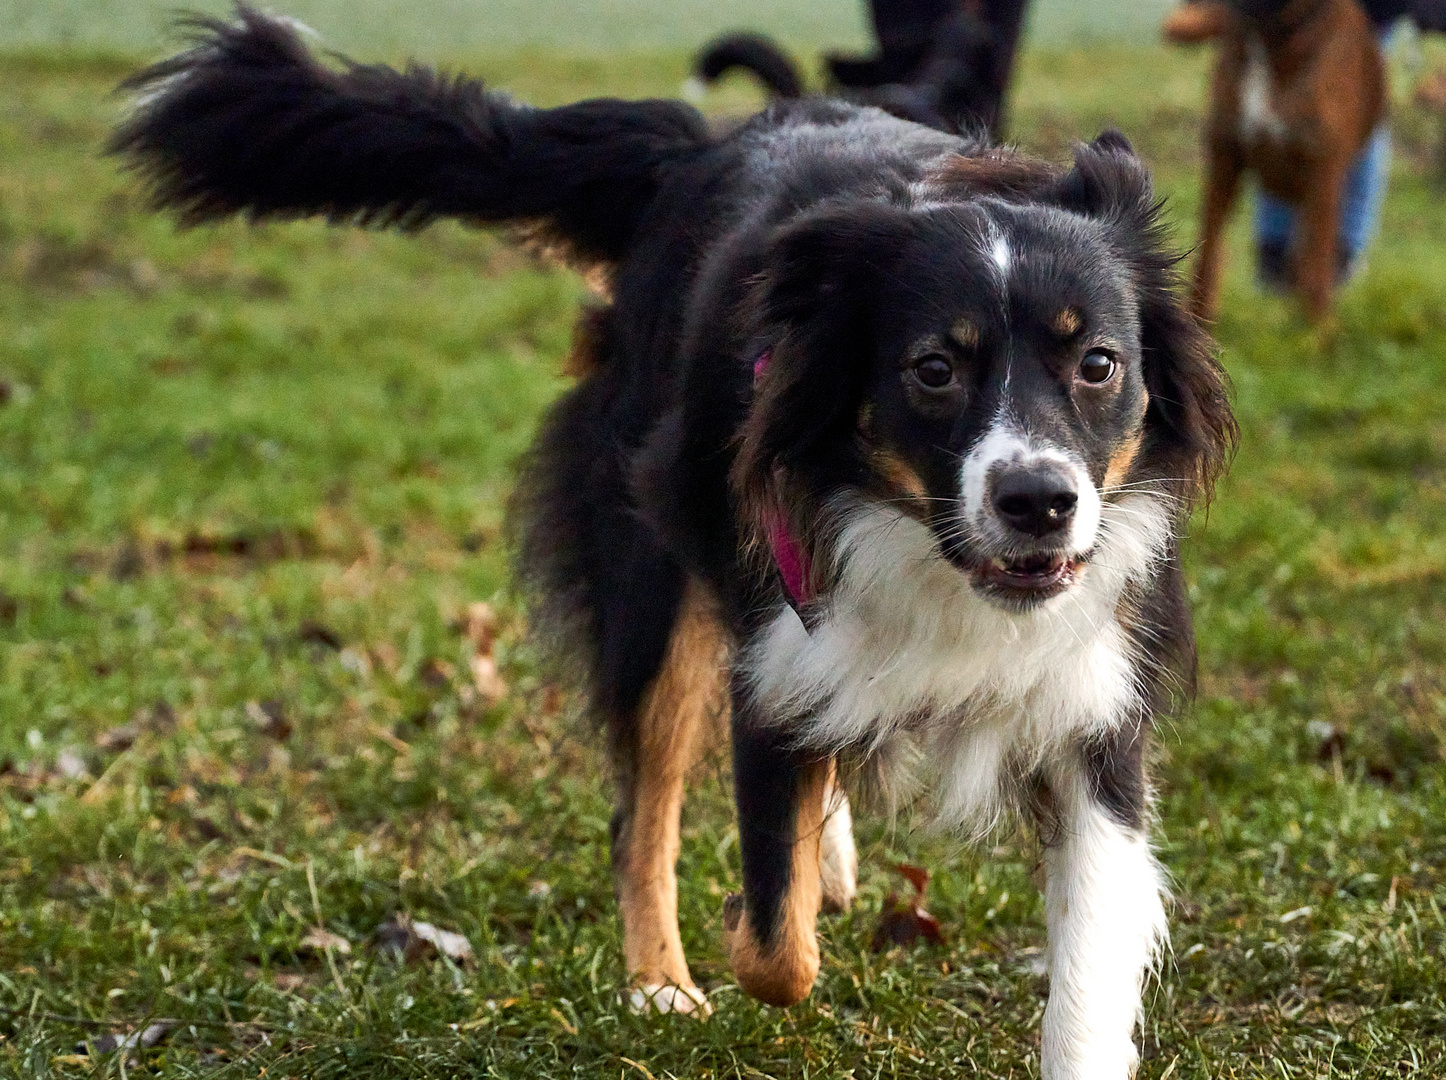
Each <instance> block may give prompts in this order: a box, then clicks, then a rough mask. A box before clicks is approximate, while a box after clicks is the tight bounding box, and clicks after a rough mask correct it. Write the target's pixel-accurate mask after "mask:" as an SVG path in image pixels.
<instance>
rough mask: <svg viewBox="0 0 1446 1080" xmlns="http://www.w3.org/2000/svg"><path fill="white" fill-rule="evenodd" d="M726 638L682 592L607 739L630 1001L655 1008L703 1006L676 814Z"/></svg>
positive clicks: (702, 604) (717, 694) (697, 601)
mask: <svg viewBox="0 0 1446 1080" xmlns="http://www.w3.org/2000/svg"><path fill="white" fill-rule="evenodd" d="M723 663H724V647H723V644H722V638H721V636H720V634H719V628H718V623H717V620H716V619H715V617H714V614H713V610H712V604H711V599H710V598H709V597H708V595H707V593H706V591H705V590H704V588H703V587H702V586H700V585H698V584H697V583H690V584H689V585H688V586H687V587H686V588H685V591H684V594H683V597H682V601H681V603H680V606H679V609H678V614H677V617H676V619H675V620H674V623H673V627H672V633H671V635H670V637H669V640H668V646H667V651H666V653H665V654H664V656H663V662H662V666H661V667H660V669H659V671H658V673H657V675H656V676H655V677H654V678H653V680H652V682H651V683H650V685H649V686H648V689H647V691H646V692H645V693H644V695H643V699H642V701H641V703H640V705H639V707H638V710H637V714H636V716H635V717H634V719H633V723H632V724H631V725H629V729H628V730H627V731H625V732H622V733H620V734H619V737H618V738H616V739H615V753H616V755H617V757H618V759H619V760H618V787H619V791H618V809H617V813H616V815H615V817H614V819H613V871H614V874H615V877H616V881H617V891H618V906H619V907H620V909H621V911H622V918H623V951H624V954H625V958H626V961H627V967H628V974H629V975H630V976H631V978H632V979H633V982H634V985H635V987H636V989H634V991H633V993H632V1004H633V1006H634V1008H637V1009H639V1010H642V1009H646V1008H650V1007H651V1008H654V1009H657V1010H659V1011H660V1012H693V1011H695V1010H698V1009H702V1010H704V1011H706V1010H707V1008H708V1005H707V1001H706V1000H705V998H704V996H703V993H702V991H701V990H699V989H698V988H697V986H695V985H694V983H693V979H692V976H691V975H690V974H689V972H688V961H687V959H686V958H685V957H684V955H683V943H682V939H681V938H680V936H679V933H678V881H677V876H676V872H675V869H674V867H675V864H676V863H677V861H678V851H679V819H680V816H681V813H682V808H683V781H684V777H685V775H686V773H687V771H688V768H689V766H690V765H691V764H692V763H693V758H694V754H695V752H696V750H697V747H698V745H699V742H700V734H701V730H702V728H703V726H704V723H705V721H706V720H707V719H708V717H709V714H710V713H713V712H715V711H716V710H717V709H718V708H720V707H721V705H722V693H721V690H722V679H723Z"/></svg>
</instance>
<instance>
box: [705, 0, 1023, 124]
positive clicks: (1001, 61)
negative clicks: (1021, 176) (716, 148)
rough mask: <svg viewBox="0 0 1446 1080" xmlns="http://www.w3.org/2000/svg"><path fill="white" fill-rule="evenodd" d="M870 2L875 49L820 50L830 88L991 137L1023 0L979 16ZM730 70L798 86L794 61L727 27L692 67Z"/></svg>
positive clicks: (779, 93) (995, 5)
mask: <svg viewBox="0 0 1446 1080" xmlns="http://www.w3.org/2000/svg"><path fill="white" fill-rule="evenodd" d="M870 7H871V10H872V15H873V22H874V32H875V36H876V37H877V39H878V42H879V50H878V52H877V53H876V54H874V55H870V56H843V55H834V54H830V55H829V56H827V57H825V58H824V68H825V71H826V72H827V76H828V84H829V86H828V89H829V92H830V93H833V94H836V95H839V96H841V97H844V98H846V99H848V100H850V101H854V102H857V103H859V104H863V105H872V106H875V107H877V108H880V109H883V110H885V111H886V112H889V113H891V114H892V115H894V116H897V117H899V118H900V119H903V120H911V121H913V122H914V123H918V124H925V125H927V126H929V127H932V128H936V129H938V130H940V131H949V132H961V133H969V132H975V131H981V132H987V133H988V134H989V135H990V136H991V137H992V138H994V139H998V138H999V137H1000V135H1001V133H1002V130H1003V115H1004V98H1005V95H1006V93H1007V92H1008V89H1009V79H1010V75H1011V72H1012V70H1013V66H1014V56H1015V52H1016V49H1017V47H1018V43H1019V34H1020V30H1021V29H1022V26H1023V22H1024V14H1025V8H1026V2H1025V0H993V2H992V3H986V4H983V5H981V8H982V10H980V11H978V12H977V13H976V11H975V10H973V8H972V7H971V6H970V5H966V4H961V3H958V2H953V0H943V2H938V0H922V2H921V0H874V3H872V4H871V5H870ZM732 70H743V71H748V72H751V73H752V74H753V75H754V76H756V77H757V78H758V80H759V81H760V82H761V83H762V84H763V86H764V87H765V89H767V90H768V91H769V93H771V94H772V95H774V96H775V97H779V98H797V97H801V96H802V95H803V92H804V90H803V78H802V76H801V75H800V74H799V71H798V67H797V65H795V64H794V62H793V60H792V59H791V58H790V57H789V56H788V54H787V53H785V52H784V51H783V49H781V48H780V47H779V46H778V45H777V44H776V43H775V42H773V41H772V40H771V39H769V38H767V37H765V36H763V35H762V34H756V33H733V34H725V35H723V36H722V37H719V38H717V39H715V40H714V41H712V42H710V43H709V44H708V45H705V46H704V47H703V49H702V50H701V51H700V52H699V54H698V57H697V59H696V60H695V61H694V65H693V73H694V75H695V76H696V77H697V78H698V79H700V80H701V81H702V82H704V83H705V84H711V83H713V82H716V81H717V80H718V79H719V78H721V77H722V76H723V75H724V74H726V73H727V72H729V71H732Z"/></svg>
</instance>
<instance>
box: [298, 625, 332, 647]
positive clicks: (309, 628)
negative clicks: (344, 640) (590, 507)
mask: <svg viewBox="0 0 1446 1080" xmlns="http://www.w3.org/2000/svg"><path fill="white" fill-rule="evenodd" d="M296 636H297V637H298V638H299V639H300V640H301V641H302V642H304V643H305V644H307V645H320V646H321V647H322V648H325V649H330V650H331V651H332V652H340V651H341V636H340V635H339V634H338V633H337V632H336V631H335V630H333V629H332V628H331V627H329V626H324V625H322V624H321V623H319V622H317V621H315V620H314V619H307V620H305V621H304V622H302V624H301V625H300V626H298V627H297V628H296Z"/></svg>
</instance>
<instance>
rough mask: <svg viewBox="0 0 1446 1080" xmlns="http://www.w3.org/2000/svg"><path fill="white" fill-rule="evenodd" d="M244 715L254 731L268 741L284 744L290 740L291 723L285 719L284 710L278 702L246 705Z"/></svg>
mask: <svg viewBox="0 0 1446 1080" xmlns="http://www.w3.org/2000/svg"><path fill="white" fill-rule="evenodd" d="M246 715H247V717H248V718H249V719H250V720H251V722H252V723H253V724H255V725H256V729H257V730H258V731H260V732H261V734H263V735H265V736H266V737H267V738H269V739H275V740H276V741H277V742H285V741H286V740H287V739H289V738H291V731H292V727H291V721H290V720H288V719H287V718H286V710H285V709H284V708H283V707H282V705H281V702H279V701H263V702H261V703H260V704H258V703H256V702H254V701H248V702H247V703H246Z"/></svg>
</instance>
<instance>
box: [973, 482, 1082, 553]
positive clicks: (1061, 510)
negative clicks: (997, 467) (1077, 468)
mask: <svg viewBox="0 0 1446 1080" xmlns="http://www.w3.org/2000/svg"><path fill="white" fill-rule="evenodd" d="M992 498H993V500H994V511H995V513H997V514H998V515H999V519H1000V520H1001V521H1003V522H1004V524H1006V525H1008V526H1009V527H1010V528H1012V529H1018V530H1019V531H1020V532H1022V533H1028V534H1029V535H1030V536H1048V535H1049V534H1050V533H1054V532H1059V531H1060V530H1061V529H1066V528H1068V527H1069V523H1070V521H1071V520H1073V518H1074V509H1075V506H1076V505H1078V503H1079V494H1078V493H1077V492H1076V490H1075V481H1074V478H1073V477H1072V476H1070V475H1069V474H1068V473H1066V472H1065V471H1064V470H1063V469H1058V468H1033V469H1010V470H1009V471H1008V472H1004V473H1001V474H1000V475H999V477H998V478H997V479H996V480H995V481H994V485H993V492H992Z"/></svg>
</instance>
